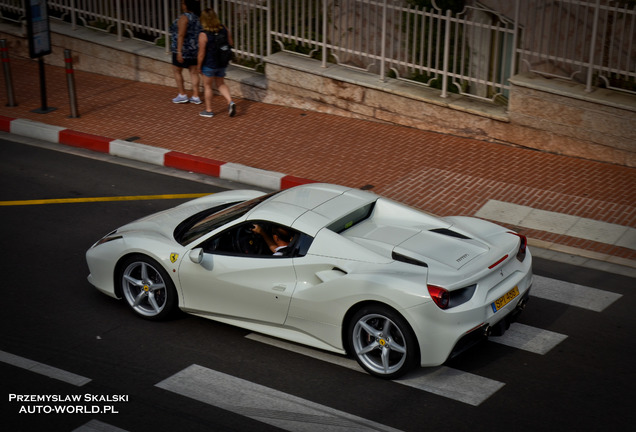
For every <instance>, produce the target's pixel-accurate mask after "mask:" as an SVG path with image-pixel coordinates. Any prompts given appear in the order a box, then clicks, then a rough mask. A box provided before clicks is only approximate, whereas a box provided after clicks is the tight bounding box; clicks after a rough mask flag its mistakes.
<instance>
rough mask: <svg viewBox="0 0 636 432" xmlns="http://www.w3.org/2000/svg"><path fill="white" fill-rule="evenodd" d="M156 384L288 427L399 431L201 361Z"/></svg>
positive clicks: (302, 431) (301, 430)
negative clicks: (238, 376) (237, 375)
mask: <svg viewBox="0 0 636 432" xmlns="http://www.w3.org/2000/svg"><path fill="white" fill-rule="evenodd" d="M155 385H156V386H157V387H159V388H162V389H165V390H168V391H171V392H173V393H177V394H180V395H182V396H186V397H189V398H192V399H195V400H198V401H200V402H204V403H207V404H210V405H213V406H216V407H218V408H221V409H224V410H226V411H231V412H234V413H237V414H239V415H242V416H245V417H249V418H251V419H254V420H257V421H260V422H262V423H266V424H269V425H272V426H275V427H278V428H280V429H283V430H288V431H294V432H296V431H298V432H313V431H316V432H322V431H334V432H336V431H343V432H345V431H347V432H349V431H397V429H393V428H390V427H388V426H385V425H382V424H379V423H375V422H372V421H369V420H366V419H363V418H361V417H356V416H354V415H351V414H348V413H345V412H342V411H338V410H335V409H333V408H329V407H327V406H324V405H319V404H316V403H313V402H311V401H308V400H305V399H301V398H299V397H296V396H293V395H290V394H287V393H283V392H281V391H278V390H274V389H272V388H269V387H265V386H262V385H259V384H255V383H252V382H249V381H246V380H243V379H241V378H236V377H233V376H231V375H227V374H224V373H222V372H218V371H215V370H212V369H208V368H205V367H203V366H199V365H191V366H188V367H187V368H185V369H184V370H182V371H180V372H178V373H176V374H175V375H173V376H171V377H169V378H167V379H165V380H163V381H161V382H160V383H158V384H155Z"/></svg>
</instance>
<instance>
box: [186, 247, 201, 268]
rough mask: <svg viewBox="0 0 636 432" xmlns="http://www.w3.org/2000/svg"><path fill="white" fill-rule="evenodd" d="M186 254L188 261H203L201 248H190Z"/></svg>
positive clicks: (197, 262)
mask: <svg viewBox="0 0 636 432" xmlns="http://www.w3.org/2000/svg"><path fill="white" fill-rule="evenodd" d="M188 255H189V257H190V261H192V262H193V263H195V264H201V263H202V262H203V249H202V248H196V249H192V250H191V251H190V253H189V254H188Z"/></svg>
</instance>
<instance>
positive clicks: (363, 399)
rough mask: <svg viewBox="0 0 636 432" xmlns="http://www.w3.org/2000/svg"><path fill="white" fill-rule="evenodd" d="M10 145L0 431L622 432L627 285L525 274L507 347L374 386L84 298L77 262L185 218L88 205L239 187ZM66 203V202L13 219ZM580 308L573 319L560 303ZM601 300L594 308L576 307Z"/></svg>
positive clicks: (285, 349) (539, 267)
mask: <svg viewBox="0 0 636 432" xmlns="http://www.w3.org/2000/svg"><path fill="white" fill-rule="evenodd" d="M7 138H11V139H12V140H15V139H18V138H16V137H12V136H10V135H7V134H4V135H2V136H0V168H1V169H0V179H1V182H2V189H1V191H0V203H1V204H2V205H1V206H0V222H1V226H2V230H1V234H2V254H1V258H0V273H1V274H2V278H1V286H2V306H3V308H2V314H0V324H1V325H0V383H1V385H0V388H1V389H2V390H1V391H0V397H1V399H2V402H1V403H0V413H1V415H0V428H1V429H2V430H4V431H43V430H47V431H73V430H105V431H108V430H113V431H116V430H124V431H130V432H133V431H175V430H180V431H270V430H271V431H274V430H277V431H278V430H291V431H296V430H307V431H313V430H334V431H336V430H342V431H345V430H347V431H348V430H361V431H362V430H364V431H368V430H402V431H422V430H427V431H456V430H457V431H459V430H471V431H482V430H483V431H486V430H487V431H498V430H510V429H512V430H515V431H542V430H550V431H552V430H577V431H587V430H589V431H597V430H627V429H628V428H631V427H633V423H634V420H635V416H634V414H633V400H634V398H633V394H634V390H635V388H634V383H635V382H636V379H635V378H636V376H635V374H634V363H635V362H634V360H636V355H635V354H636V344H634V340H633V337H634V334H636V332H635V330H636V315H635V314H634V313H633V311H634V308H635V307H636V294H635V293H634V280H633V279H631V278H628V277H625V276H619V275H615V274H611V273H603V272H599V271H595V270H590V269H585V268H580V267H575V266H572V265H568V264H563V263H557V262H551V261H546V260H541V259H535V266H534V272H535V275H537V281H538V282H535V284H536V285H537V290H536V294H535V295H532V296H531V299H530V303H529V305H528V308H527V309H526V311H525V312H524V313H523V314H522V316H521V318H520V321H519V324H518V325H515V326H514V327H513V328H511V330H514V331H513V332H508V333H507V335H508V334H510V333H512V336H513V337H510V339H511V340H508V341H506V340H502V339H501V338H500V339H499V340H489V341H488V342H485V343H483V344H481V345H479V346H477V347H475V348H474V349H472V350H471V351H469V352H467V353H465V354H464V355H462V356H460V357H458V358H456V359H453V360H451V361H449V362H447V364H445V365H444V366H442V367H440V368H433V369H428V370H421V371H417V372H414V373H412V374H410V375H408V376H407V377H406V378H405V379H404V380H402V381H400V382H390V381H383V380H379V379H376V378H373V377H370V376H369V375H366V374H364V373H361V372H360V371H359V370H356V366H355V364H353V365H352V362H351V361H349V359H346V358H344V357H340V356H336V355H332V354H328V353H323V352H320V351H317V350H311V349H304V348H302V347H297V346H293V345H286V344H283V345H277V344H278V342H277V341H275V340H270V339H267V338H262V337H261V336H258V335H254V334H252V333H250V332H248V331H245V330H242V329H238V328H235V327H232V326H228V325H224V324H219V323H215V322H213V321H208V320H204V319H201V318H197V317H193V316H186V315H181V316H179V317H177V318H176V319H173V320H171V321H169V322H162V323H154V322H149V321H146V320H143V319H140V318H137V317H136V316H135V315H133V313H132V312H131V311H129V310H128V309H127V307H126V306H125V304H124V303H123V302H119V301H116V300H114V299H111V298H109V297H106V296H105V295H103V294H100V293H98V292H97V291H96V290H95V289H93V288H92V287H91V285H90V284H89V283H88V282H87V280H86V276H87V273H88V269H87V267H86V263H85V260H84V253H85V251H86V249H87V248H88V247H90V245H91V244H92V243H94V242H95V241H96V240H98V239H99V238H100V237H101V236H103V235H104V234H106V233H108V232H109V231H111V230H112V229H114V228H116V227H117V226H119V225H121V224H123V223H125V222H128V221H131V220H133V219H136V218H138V217H141V216H144V215H147V214H150V213H153V212H156V211H159V210H162V209H165V208H168V207H172V206H174V205H177V204H179V203H181V202H183V199H174V198H173V199H150V200H141V199H134V200H129V201H100V202H87V199H88V198H93V197H113V196H147V195H167V194H190V193H207V192H209V193H213V192H216V191H219V190H222V189H223V187H224V186H230V187H236V186H237V185H224V184H219V183H215V182H210V181H208V182H207V183H202V182H200V181H199V180H201V178H200V177H196V176H195V177H193V180H191V179H188V178H179V177H175V176H172V175H164V174H163V173H165V172H166V170H165V169H163V168H162V169H159V168H151V169H150V171H148V170H143V169H137V167H135V166H136V165H138V164H136V163H127V165H131V166H124V165H119V164H116V163H113V161H114V158H111V157H106V156H104V157H103V159H105V160H100V159H102V157H98V158H97V159H95V158H87V157H83V156H82V155H83V154H86V155H90V153H86V152H83V151H75V153H77V154H67V153H63V152H60V151H54V150H51V149H48V148H40V147H37V146H33V145H25V144H23V143H16V142H13V141H9V140H7ZM23 141H24V140H23ZM26 141H29V143H30V144H36V142H35V141H32V140H26ZM42 145H44V144H42ZM49 147H50V146H49ZM182 177H183V176H182ZM186 177H187V176H186ZM68 198H74V199H76V201H71V202H65V203H53V204H51V203H48V201H44V202H41V201H30V202H28V203H24V202H23V203H15V202H13V203H10V201H24V200H51V199H68ZM8 204H11V205H8ZM541 287H543V288H544V289H543V292H542V291H541V289H540V288H541ZM555 287H556V289H558V291H551V290H552V289H555ZM581 287H582V288H581ZM581 292H583V293H584V294H585V295H583V294H581ZM562 293H566V295H565V296H564V297H565V298H559V299H556V297H557V295H560V294H562ZM579 295H582V296H583V297H585V296H587V297H586V299H587V300H586V302H583V303H579V304H573V303H569V302H568V301H569V299H570V298H576V297H578V296H579ZM552 297H554V298H552ZM597 299H607V304H605V306H603V307H602V309H601V310H594V308H591V307H588V303H594V301H595V300H597ZM515 335H517V336H519V338H520V339H521V340H522V342H523V346H522V347H518V346H515V340H514V339H515V337H514V336H515ZM528 335H530V336H528ZM504 342H505V343H504ZM536 346H538V347H539V349H538V350H537V349H535V348H534V347H536ZM544 351H545V352H544ZM60 410H61V411H62V412H57V411H60Z"/></svg>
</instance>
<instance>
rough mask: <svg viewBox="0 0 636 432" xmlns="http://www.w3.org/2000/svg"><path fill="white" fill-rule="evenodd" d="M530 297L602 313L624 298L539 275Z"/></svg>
mask: <svg viewBox="0 0 636 432" xmlns="http://www.w3.org/2000/svg"><path fill="white" fill-rule="evenodd" d="M530 296H531V297H539V298H543V299H546V300H552V301H556V302H559V303H565V304H567V305H570V306H576V307H580V308H583V309H589V310H592V311H595V312H602V311H603V310H605V308H607V307H608V306H609V305H611V304H612V303H614V302H615V301H616V300H618V299H619V298H621V297H622V295H621V294H616V293H613V292H610V291H604V290H600V289H597V288H591V287H587V286H583V285H577V284H574V283H571V282H564V281H560V280H556V279H551V278H547V277H543V276H537V275H535V276H534V281H533V283H532V289H531V290H530Z"/></svg>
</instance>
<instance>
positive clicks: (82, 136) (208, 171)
mask: <svg viewBox="0 0 636 432" xmlns="http://www.w3.org/2000/svg"><path fill="white" fill-rule="evenodd" d="M0 130H1V131H4V132H9V133H12V134H16V135H22V136H25V137H29V138H35V139H39V140H43V141H48V142H53V143H56V144H64V145H68V146H72V147H79V148H83V149H88V150H92V151H96V152H100V153H108V154H110V155H112V156H117V157H121V158H126V159H131V160H136V161H141V162H146V163H149V164H153V165H160V166H165V167H170V168H176V169H179V170H183V171H190V172H194V173H198V174H205V175H209V176H212V177H218V178H220V179H223V180H231V181H236V182H240V183H245V184H249V185H254V186H259V187H263V188H267V189H273V190H280V189H288V188H290V187H294V186H298V185H301V184H306V183H313V182H314V181H313V180H308V179H303V178H300V177H294V176H291V175H287V174H283V173H279V172H274V171H266V170H262V169H258V168H252V167H249V166H246V165H241V164H236V163H230V162H222V161H218V160H214V159H207V158H203V157H200V156H193V155H189V154H186V153H182V152H178V151H172V150H167V149H163V148H160V147H152V146H149V145H146V144H140V143H133V142H129V141H124V140H120V139H111V138H106V137H102V136H98V135H91V134H87V133H83V132H76V131H72V130H70V129H66V128H63V127H60V126H51V125H48V124H45V123H40V122H36V121H33V120H28V119H15V118H11V117H4V116H0Z"/></svg>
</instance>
